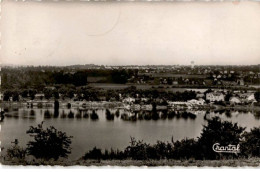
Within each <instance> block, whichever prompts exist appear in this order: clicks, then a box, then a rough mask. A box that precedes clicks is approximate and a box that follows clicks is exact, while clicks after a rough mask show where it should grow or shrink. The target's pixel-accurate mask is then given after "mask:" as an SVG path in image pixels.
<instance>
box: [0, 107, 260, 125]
mask: <svg viewBox="0 0 260 172" xmlns="http://www.w3.org/2000/svg"><path fill="white" fill-rule="evenodd" d="M57 107H59V106H58V105H57ZM36 110H37V111H38V112H36ZM37 114H43V117H44V119H49V118H72V119H73V118H77V119H83V118H85V119H88V118H90V119H91V120H93V121H95V120H98V119H99V115H101V114H104V115H105V119H106V120H107V121H114V120H115V119H121V120H123V121H138V120H140V121H141V120H147V121H149V120H154V121H157V120H173V119H176V120H179V119H184V120H195V119H196V118H197V116H198V115H202V116H203V119H204V120H205V121H206V120H208V119H210V118H211V117H212V115H213V116H214V115H217V116H223V117H224V116H225V118H227V119H231V118H236V116H235V115H239V114H249V115H253V116H254V118H255V120H260V113H259V112H254V111H245V110H235V111H234V110H225V109H220V110H211V111H209V110H207V111H188V110H186V111H178V110H152V111H145V110H139V111H131V110H125V109H109V108H107V109H73V108H70V109H60V108H59V109H58V108H54V109H51V108H50V109H43V108H41V109H38V108H21V109H18V108H6V107H5V108H4V111H3V115H1V118H0V121H3V119H4V118H5V117H6V118H19V117H22V118H30V119H35V118H36V116H37Z"/></svg>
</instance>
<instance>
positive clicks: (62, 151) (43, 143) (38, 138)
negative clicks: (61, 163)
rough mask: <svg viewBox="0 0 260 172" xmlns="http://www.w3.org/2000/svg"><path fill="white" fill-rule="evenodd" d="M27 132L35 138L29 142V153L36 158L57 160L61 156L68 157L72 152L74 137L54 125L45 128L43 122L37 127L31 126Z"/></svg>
mask: <svg viewBox="0 0 260 172" xmlns="http://www.w3.org/2000/svg"><path fill="white" fill-rule="evenodd" d="M27 133H28V134H30V136H31V137H33V138H34V140H33V141H29V143H28V144H27V146H28V147H27V150H28V153H29V154H30V155H33V156H35V157H36V158H42V159H46V160H48V159H51V158H53V159H55V160H57V159H58V158H59V157H65V158H66V157H67V156H68V154H70V153H71V148H70V144H71V138H72V137H71V136H70V137H68V136H67V135H66V133H65V132H61V131H57V129H56V128H54V127H53V126H51V127H49V128H46V129H44V128H43V123H41V124H39V125H38V126H37V127H33V126H31V127H30V129H29V130H28V131H27Z"/></svg>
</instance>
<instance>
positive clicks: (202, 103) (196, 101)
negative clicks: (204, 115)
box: [187, 99, 205, 105]
mask: <svg viewBox="0 0 260 172" xmlns="http://www.w3.org/2000/svg"><path fill="white" fill-rule="evenodd" d="M187 102H188V103H190V104H192V105H204V103H205V100H203V99H200V100H196V99H192V100H189V101H187Z"/></svg>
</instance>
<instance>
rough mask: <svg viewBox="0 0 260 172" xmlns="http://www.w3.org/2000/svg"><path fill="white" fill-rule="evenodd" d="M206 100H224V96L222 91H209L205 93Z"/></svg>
mask: <svg viewBox="0 0 260 172" xmlns="http://www.w3.org/2000/svg"><path fill="white" fill-rule="evenodd" d="M206 100H209V101H210V102H215V101H217V102H219V101H224V100H225V96H224V94H222V93H218V92H211V93H207V94H206Z"/></svg>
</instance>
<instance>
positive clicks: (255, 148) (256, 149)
mask: <svg viewBox="0 0 260 172" xmlns="http://www.w3.org/2000/svg"><path fill="white" fill-rule="evenodd" d="M243 137H244V140H243V142H242V144H241V152H242V154H243V155H246V156H253V157H260V127H258V128H256V127H255V128H253V129H251V131H250V132H245V133H244V134H243Z"/></svg>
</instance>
